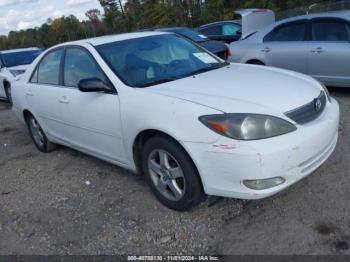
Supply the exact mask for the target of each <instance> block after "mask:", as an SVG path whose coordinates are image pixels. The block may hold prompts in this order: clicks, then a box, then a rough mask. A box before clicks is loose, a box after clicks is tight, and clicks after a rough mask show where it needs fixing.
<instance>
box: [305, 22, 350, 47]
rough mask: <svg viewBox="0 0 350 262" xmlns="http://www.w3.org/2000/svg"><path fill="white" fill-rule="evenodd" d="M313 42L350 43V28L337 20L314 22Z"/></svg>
mask: <svg viewBox="0 0 350 262" xmlns="http://www.w3.org/2000/svg"><path fill="white" fill-rule="evenodd" d="M312 40H313V41H319V42H322V41H323V42H347V41H349V26H348V24H347V23H345V22H342V21H337V20H318V21H317V20H316V21H313V22H312Z"/></svg>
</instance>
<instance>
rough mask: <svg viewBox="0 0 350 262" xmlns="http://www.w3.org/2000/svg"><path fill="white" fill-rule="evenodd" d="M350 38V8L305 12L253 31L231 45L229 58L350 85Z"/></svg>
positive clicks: (334, 84)
mask: <svg viewBox="0 0 350 262" xmlns="http://www.w3.org/2000/svg"><path fill="white" fill-rule="evenodd" d="M243 31H244V25H243ZM349 41H350V11H341V12H329V13H322V14H310V15H303V16H297V17H293V18H288V19H285V20H282V21H278V22H276V23H272V24H271V25H269V26H267V27H265V28H263V29H261V30H258V31H257V32H256V31H255V32H253V31H250V34H246V35H245V37H243V39H242V40H241V41H237V42H234V43H232V44H231V45H230V48H231V53H232V55H231V57H230V59H229V60H230V61H231V62H239V63H247V64H258V65H267V66H274V67H279V68H284V69H289V70H293V71H297V72H300V73H304V74H308V75H310V76H312V77H314V78H316V79H318V80H319V81H322V82H323V83H324V84H326V85H331V86H346V87H349V86H350V42H349Z"/></svg>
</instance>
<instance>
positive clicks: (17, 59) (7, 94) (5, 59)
mask: <svg viewBox="0 0 350 262" xmlns="http://www.w3.org/2000/svg"><path fill="white" fill-rule="evenodd" d="M42 51H43V50H42V49H39V48H36V47H32V48H22V49H12V50H6V51H0V99H1V98H2V99H7V100H9V102H10V103H11V85H12V82H13V81H15V79H16V78H17V77H18V76H19V75H21V74H23V73H24V72H25V71H26V69H27V67H28V65H29V64H31V63H32V62H33V60H34V59H35V58H36V57H37V56H38V55H40V53H41V52H42Z"/></svg>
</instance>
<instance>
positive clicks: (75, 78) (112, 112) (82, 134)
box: [60, 47, 126, 164]
mask: <svg viewBox="0 0 350 262" xmlns="http://www.w3.org/2000/svg"><path fill="white" fill-rule="evenodd" d="M64 61H65V62H64V65H63V86H64V87H63V88H62V91H61V94H60V100H61V106H60V108H61V112H62V118H63V121H64V129H65V134H66V138H67V140H68V142H69V143H71V144H72V145H73V146H74V147H76V148H78V149H81V150H83V151H86V152H87V153H92V154H95V155H98V156H100V157H102V158H106V159H109V160H113V161H117V162H119V163H121V164H123V163H126V156H125V150H124V145H123V139H122V128H121V118H120V108H119V106H120V103H119V96H118V95H117V92H114V93H103V92H92V93H87V92H81V91H79V89H78V83H79V81H80V80H82V79H86V78H99V79H101V80H103V81H105V82H106V83H109V80H108V78H107V77H106V75H105V74H104V73H103V71H102V70H101V68H100V67H99V66H98V64H97V62H96V61H95V60H94V58H93V57H92V56H91V54H90V53H89V51H87V50H85V49H83V48H81V47H69V48H67V49H66V54H65V59H64Z"/></svg>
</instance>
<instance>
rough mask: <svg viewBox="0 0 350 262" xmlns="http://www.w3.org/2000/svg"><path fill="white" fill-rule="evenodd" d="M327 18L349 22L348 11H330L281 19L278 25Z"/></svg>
mask: <svg viewBox="0 0 350 262" xmlns="http://www.w3.org/2000/svg"><path fill="white" fill-rule="evenodd" d="M323 17H324V18H327V17H339V18H344V19H346V20H350V10H344V11H330V12H323V13H314V14H306V15H299V16H294V17H290V18H287V19H283V20H280V21H278V23H284V22H293V21H295V20H301V19H312V18H323Z"/></svg>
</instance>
